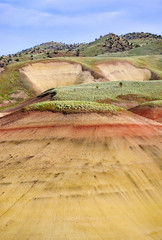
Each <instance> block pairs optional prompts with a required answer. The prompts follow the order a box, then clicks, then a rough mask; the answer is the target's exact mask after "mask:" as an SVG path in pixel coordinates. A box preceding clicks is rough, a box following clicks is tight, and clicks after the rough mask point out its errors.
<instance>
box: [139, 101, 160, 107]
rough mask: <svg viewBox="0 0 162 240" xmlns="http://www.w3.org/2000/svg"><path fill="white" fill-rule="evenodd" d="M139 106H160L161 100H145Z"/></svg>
mask: <svg viewBox="0 0 162 240" xmlns="http://www.w3.org/2000/svg"><path fill="white" fill-rule="evenodd" d="M141 106H150V107H162V100H158V101H150V102H145V103H142V104H141Z"/></svg>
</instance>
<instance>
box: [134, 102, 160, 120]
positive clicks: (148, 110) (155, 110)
mask: <svg viewBox="0 0 162 240" xmlns="http://www.w3.org/2000/svg"><path fill="white" fill-rule="evenodd" d="M130 111H131V112H133V113H136V114H138V115H140V116H143V117H146V118H149V119H152V120H155V121H157V122H160V123H162V107H150V106H137V107H135V108H132V109H130Z"/></svg>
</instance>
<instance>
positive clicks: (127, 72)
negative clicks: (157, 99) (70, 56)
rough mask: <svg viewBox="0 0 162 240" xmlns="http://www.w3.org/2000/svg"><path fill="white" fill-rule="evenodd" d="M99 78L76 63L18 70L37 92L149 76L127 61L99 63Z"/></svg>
mask: <svg viewBox="0 0 162 240" xmlns="http://www.w3.org/2000/svg"><path fill="white" fill-rule="evenodd" d="M97 68H98V69H99V72H100V76H101V78H99V79H95V78H94V76H93V75H92V73H91V72H90V71H88V70H86V71H85V70H83V67H82V66H81V65H80V64H78V63H70V62H64V61H60V62H57V61H56V62H47V63H43V62H41V63H33V64H30V65H28V66H25V67H23V68H22V69H21V70H20V72H21V73H22V74H23V75H24V76H25V77H26V79H27V80H28V81H29V82H30V83H31V84H32V85H33V86H34V88H35V89H37V91H38V92H43V91H46V90H47V89H49V88H53V87H61V86H70V85H76V84H86V83H94V82H96V81H98V82H102V81H122V80H130V81H133V80H137V81H144V80H149V79H150V78H151V72H150V71H149V70H147V69H139V68H136V67H134V66H133V65H131V64H130V63H128V62H125V61H123V62H120V61H117V62H115V63H101V64H98V65H97Z"/></svg>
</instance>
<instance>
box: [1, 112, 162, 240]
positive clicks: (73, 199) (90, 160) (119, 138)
mask: <svg viewBox="0 0 162 240" xmlns="http://www.w3.org/2000/svg"><path fill="white" fill-rule="evenodd" d="M161 126H162V125H161V124H160V123H157V122H155V121H152V120H147V119H146V118H143V117H140V116H137V115H135V114H126V113H123V114H121V115H119V116H115V115H113V116H110V115H108V114H107V115H106V114H105V115H103V114H100V115H99V114H82V115H81V114H74V115H62V114H54V113H49V112H45V113H39V112H37V113H36V112H33V113H17V114H13V115H10V116H6V117H4V118H2V119H0V239H1V240H11V239H12V240H14V239H15V240H27V239H28V240H29V239H30V240H47V239H49V240H84V239H86V240H99V239H102V240H114V239H115V240H152V239H154V240H161V239H162V172H161V170H162V159H161V142H160V141H161V138H160V133H161Z"/></svg>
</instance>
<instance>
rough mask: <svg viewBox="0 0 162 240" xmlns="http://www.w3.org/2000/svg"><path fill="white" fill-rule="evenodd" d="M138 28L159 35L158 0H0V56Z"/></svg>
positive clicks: (161, 16)
mask: <svg viewBox="0 0 162 240" xmlns="http://www.w3.org/2000/svg"><path fill="white" fill-rule="evenodd" d="M140 31H143V32H151V33H157V34H161V35H162V0H33V1H29V0H0V33H1V34H0V35H1V37H0V55H6V54H9V53H15V52H17V51H20V50H22V49H26V48H29V47H32V46H34V45H37V44H40V43H43V42H48V41H56V42H63V43H64V42H65V43H74V42H75V43H77V42H90V41H93V40H94V39H95V38H96V37H99V36H100V35H105V34H107V33H110V32H113V33H116V34H125V33H128V32H140Z"/></svg>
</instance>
